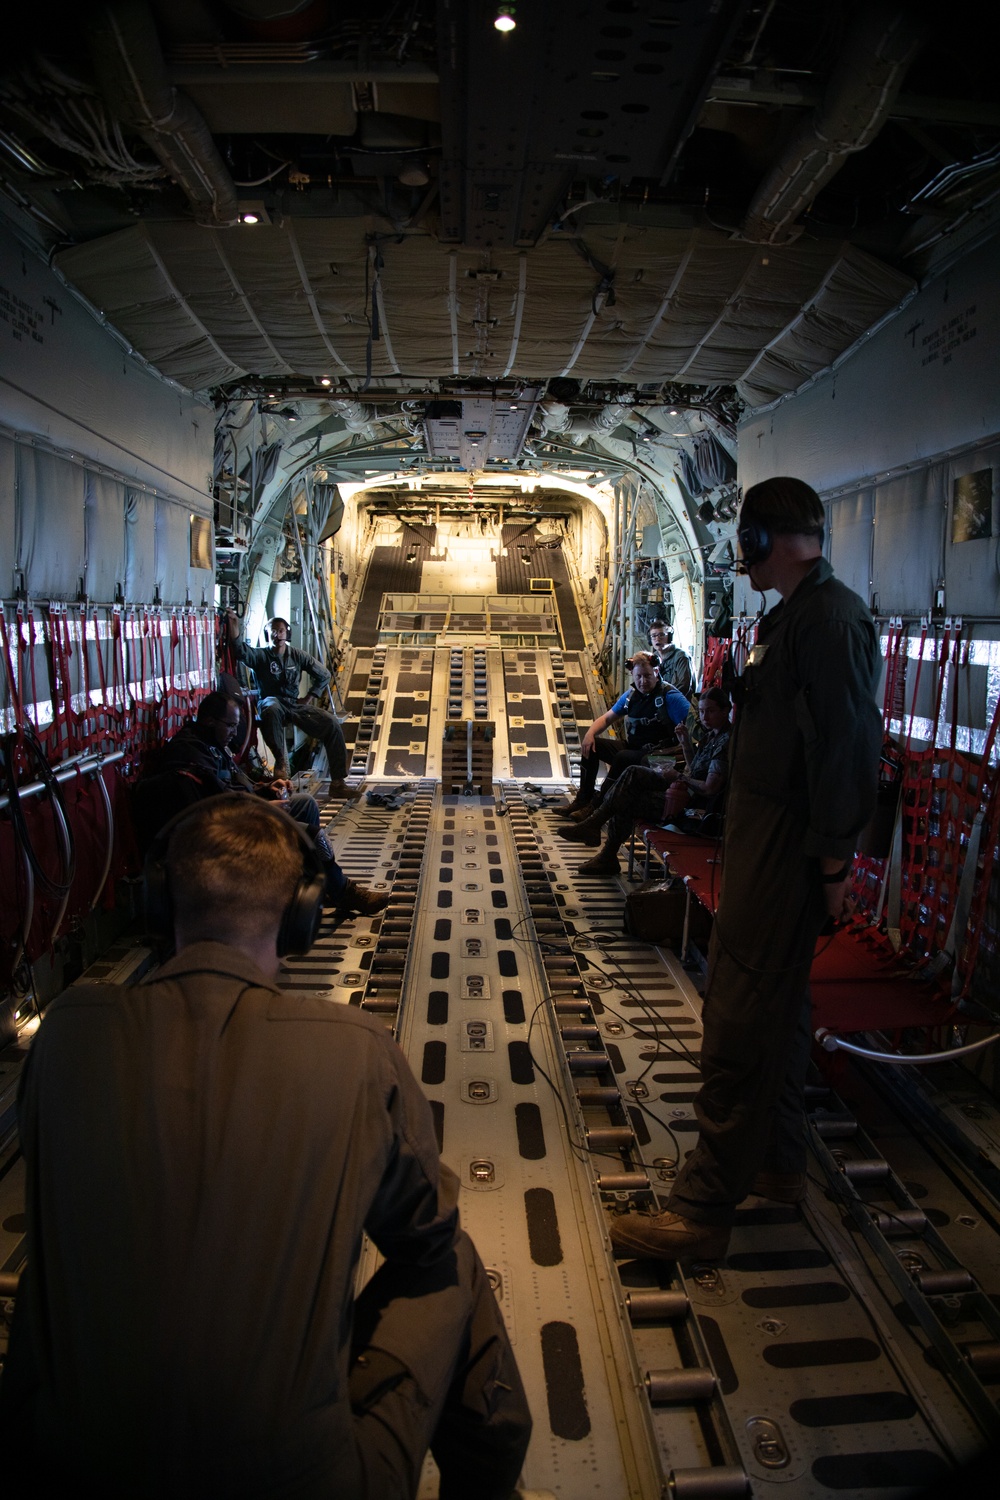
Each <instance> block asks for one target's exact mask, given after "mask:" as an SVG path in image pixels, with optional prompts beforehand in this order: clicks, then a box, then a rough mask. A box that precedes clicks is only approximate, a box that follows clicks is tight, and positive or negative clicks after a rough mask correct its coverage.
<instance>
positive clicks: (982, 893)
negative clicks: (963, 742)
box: [962, 695, 1000, 995]
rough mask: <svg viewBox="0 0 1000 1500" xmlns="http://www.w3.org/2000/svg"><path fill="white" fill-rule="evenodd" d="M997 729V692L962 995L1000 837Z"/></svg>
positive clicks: (999, 700) (985, 754)
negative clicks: (995, 751)
mask: <svg viewBox="0 0 1000 1500" xmlns="http://www.w3.org/2000/svg"><path fill="white" fill-rule="evenodd" d="M998 729H1000V695H998V697H997V701H996V704H995V706H994V709H993V719H992V721H991V723H990V728H989V733H988V734H987V736H986V744H985V745H984V747H983V758H982V761H981V766H982V773H981V779H980V796H982V793H983V791H984V790H985V788H987V787H989V793H988V796H987V802H986V811H985V814H984V817H983V834H982V838H981V839H980V843H979V848H980V851H981V858H982V864H981V869H980V872H979V877H978V882H977V886H976V890H975V893H974V895H973V898H972V910H971V912H970V914H969V926H968V937H967V941H966V947H965V952H964V954H963V955H962V958H963V962H964V967H965V978H964V980H963V982H962V994H963V995H966V994H967V993H968V991H969V986H970V985H971V983H972V975H973V973H974V972H975V967H976V958H977V955H978V953H979V943H980V939H981V938H982V935H983V927H984V925H985V922H986V910H987V906H988V904H989V894H990V884H991V882H992V880H993V867H994V863H995V859H996V847H997V840H998V839H1000V767H997V769H996V770H995V771H994V772H993V773H992V775H991V771H990V756H991V755H992V753H993V746H994V744H995V743H996V738H997V732H998Z"/></svg>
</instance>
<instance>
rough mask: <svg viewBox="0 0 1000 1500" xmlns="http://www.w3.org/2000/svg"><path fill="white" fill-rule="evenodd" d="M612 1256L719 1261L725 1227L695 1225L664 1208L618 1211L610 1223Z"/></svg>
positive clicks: (724, 1244) (726, 1235)
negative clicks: (649, 1211)
mask: <svg viewBox="0 0 1000 1500" xmlns="http://www.w3.org/2000/svg"><path fill="white" fill-rule="evenodd" d="M610 1234H611V1244H612V1246H613V1247H614V1250H615V1254H616V1255H644V1256H648V1257H650V1258H651V1259H652V1260H722V1259H723V1257H724V1256H725V1253H726V1251H727V1249H728V1248H729V1235H730V1230H729V1226H728V1225H725V1224H697V1223H695V1222H694V1220H692V1219H683V1218H681V1216H680V1214H673V1213H671V1212H670V1210H669V1209H664V1211H663V1212H662V1213H659V1214H637V1213H628V1214H621V1215H620V1216H618V1217H616V1218H613V1219H612V1220H611V1224H610Z"/></svg>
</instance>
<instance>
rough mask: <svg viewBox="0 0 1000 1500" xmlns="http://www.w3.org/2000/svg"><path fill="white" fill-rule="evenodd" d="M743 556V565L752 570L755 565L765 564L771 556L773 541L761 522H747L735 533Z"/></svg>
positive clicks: (767, 529)
mask: <svg viewBox="0 0 1000 1500" xmlns="http://www.w3.org/2000/svg"><path fill="white" fill-rule="evenodd" d="M736 535H737V538H738V540H739V544H740V551H741V552H742V554H743V564H744V566H745V567H747V568H752V567H753V566H754V565H755V564H756V563H762V562H767V559H768V558H769V557H770V556H771V549H772V547H773V546H774V540H773V538H772V536H771V532H770V530H769V528H768V527H767V525H766V524H765V523H764V522H763V521H747V522H745V523H744V525H742V526H741V527H740V529H739V531H738V532H737V533H736Z"/></svg>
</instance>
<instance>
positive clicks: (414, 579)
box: [351, 527, 582, 646]
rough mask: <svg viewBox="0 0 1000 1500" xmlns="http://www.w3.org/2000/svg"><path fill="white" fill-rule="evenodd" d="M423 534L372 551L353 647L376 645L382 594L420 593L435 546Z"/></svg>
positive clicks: (409, 535) (410, 533) (405, 536)
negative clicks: (409, 558) (409, 556)
mask: <svg viewBox="0 0 1000 1500" xmlns="http://www.w3.org/2000/svg"><path fill="white" fill-rule="evenodd" d="M426 532H427V528H425V527H423V528H421V530H420V532H419V533H417V532H414V531H412V530H411V528H409V527H404V529H403V543H402V546H400V547H375V548H373V549H372V555H371V557H370V558H369V560H368V571H367V572H366V573H365V582H364V587H363V588H362V590H361V598H360V600H359V601H358V607H357V610H356V611H355V615H354V623H353V624H352V626H351V645H352V646H374V645H375V644H376V642H377V641H378V617H379V611H380V610H381V608H382V595H383V594H418V593H419V592H420V575H421V572H422V571H423V566H424V563H425V562H427V561H428V559H429V558H430V555H431V553H432V552H433V550H434V546H435V542H434V533H433V532H432V534H431V538H430V540H429V541H428V540H427V535H426ZM408 553H415V554H416V556H415V560H414V561H413V562H409V563H408V562H407V561H406V558H407V554H408ZM564 566H565V565H564ZM581 644H582V643H581Z"/></svg>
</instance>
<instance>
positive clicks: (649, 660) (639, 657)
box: [629, 651, 656, 672]
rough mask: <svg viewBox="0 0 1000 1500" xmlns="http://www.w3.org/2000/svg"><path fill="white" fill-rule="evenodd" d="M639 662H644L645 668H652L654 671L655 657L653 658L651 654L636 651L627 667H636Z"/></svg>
mask: <svg viewBox="0 0 1000 1500" xmlns="http://www.w3.org/2000/svg"><path fill="white" fill-rule="evenodd" d="M640 662H645V664H646V666H647V667H652V669H653V671H654V672H655V671H656V657H655V656H653V655H652V653H651V652H649V651H637V652H636V653H635V655H634V656H633V658H632V660H631V661H630V662H629V667H630V668H633V667H637V666H638V665H639V663H640Z"/></svg>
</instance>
